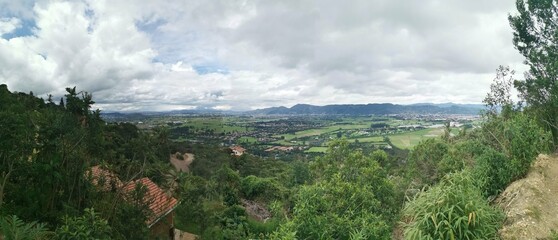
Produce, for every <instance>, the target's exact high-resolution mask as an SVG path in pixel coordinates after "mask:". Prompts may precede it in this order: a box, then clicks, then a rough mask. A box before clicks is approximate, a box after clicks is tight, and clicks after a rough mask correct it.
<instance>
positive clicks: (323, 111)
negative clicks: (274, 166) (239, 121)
mask: <svg viewBox="0 0 558 240" xmlns="http://www.w3.org/2000/svg"><path fill="white" fill-rule="evenodd" d="M482 109H484V105H482V104H455V103H441V104H434V103H416V104H411V105H399V104H392V103H370V104H335V105H325V106H315V105H309V104H297V105H294V106H292V107H290V108H287V107H271V108H264V109H258V110H254V111H250V112H247V113H249V114H254V115H386V114H467V115H477V114H479V112H480V110H482Z"/></svg>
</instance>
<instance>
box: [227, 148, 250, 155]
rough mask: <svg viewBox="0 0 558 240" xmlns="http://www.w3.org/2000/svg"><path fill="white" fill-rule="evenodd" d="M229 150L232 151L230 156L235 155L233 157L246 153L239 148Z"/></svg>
mask: <svg viewBox="0 0 558 240" xmlns="http://www.w3.org/2000/svg"><path fill="white" fill-rule="evenodd" d="M230 149H231V151H232V153H231V154H232V155H235V156H242V154H244V152H245V151H246V149H244V148H243V147H241V146H233V147H230Z"/></svg>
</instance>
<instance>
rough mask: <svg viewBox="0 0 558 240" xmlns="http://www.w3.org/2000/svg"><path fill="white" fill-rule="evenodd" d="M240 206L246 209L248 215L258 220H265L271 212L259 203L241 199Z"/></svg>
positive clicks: (269, 216)
mask: <svg viewBox="0 0 558 240" xmlns="http://www.w3.org/2000/svg"><path fill="white" fill-rule="evenodd" d="M242 206H244V208H245V209H246V213H247V214H248V216H250V217H252V218H254V219H256V220H258V221H260V222H265V221H267V220H268V219H269V218H271V213H270V212H269V211H268V210H267V208H265V207H264V206H263V205H262V204H260V203H257V202H254V201H250V200H246V199H242Z"/></svg>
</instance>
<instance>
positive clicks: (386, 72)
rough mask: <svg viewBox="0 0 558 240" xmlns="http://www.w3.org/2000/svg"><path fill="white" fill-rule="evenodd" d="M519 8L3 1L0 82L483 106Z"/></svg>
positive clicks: (141, 96) (154, 107)
mask: <svg viewBox="0 0 558 240" xmlns="http://www.w3.org/2000/svg"><path fill="white" fill-rule="evenodd" d="M514 4H515V1H505V0H496V1H481V0H475V1H465V2H464V1H453V0H451V1H435V0H428V1H418V2H409V1H387V0H370V1H359V0H354V1H343V2H339V1H316V0H313V1H273V2H264V1H250V0H246V1H227V0H217V1H211V2H209V1H203V0H193V1H179V0H172V1H167V2H165V3H162V2H160V1H144V2H142V3H141V4H137V2H135V1H129V0H122V1H92V0H83V1H71V2H69V1H47V0H37V1H28V0H23V1H8V0H0V65H1V66H2V68H0V84H1V83H5V84H7V85H8V88H9V89H10V90H11V91H21V92H29V91H33V92H34V93H35V95H37V96H41V97H46V96H47V95H48V94H52V95H53V96H55V99H57V98H59V97H60V96H62V95H63V94H64V88H65V87H71V86H77V89H78V91H81V90H83V91H88V92H91V93H92V94H93V98H94V100H95V101H96V102H97V103H96V104H95V106H93V107H94V108H99V109H102V110H104V111H107V112H112V111H127V112H132V111H169V110H179V109H194V108H197V109H216V110H233V111H245V110H253V109H261V108H266V107H279V106H286V107H290V106H293V105H295V104H299V103H304V104H312V105H320V106H323V105H330V104H367V103H394V104H405V105H408V104H413V103H448V102H451V103H464V104H479V103H480V102H481V101H482V99H483V98H484V96H485V95H486V93H487V92H488V91H489V85H490V83H491V81H492V79H493V78H494V76H495V70H496V68H498V66H499V65H509V66H510V67H511V68H513V69H515V70H516V71H517V74H516V77H521V76H522V72H523V71H524V70H525V69H526V67H525V66H524V65H523V64H522V61H523V57H522V56H521V55H520V54H519V53H517V51H516V50H515V49H514V47H513V44H512V30H511V27H510V26H509V24H508V20H507V16H508V14H509V13H510V12H515V10H514V8H515V5H514Z"/></svg>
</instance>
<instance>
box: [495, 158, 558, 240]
mask: <svg viewBox="0 0 558 240" xmlns="http://www.w3.org/2000/svg"><path fill="white" fill-rule="evenodd" d="M557 192H558V156H556V155H552V156H547V155H539V157H538V158H537V160H536V161H535V163H534V164H533V166H532V167H531V170H530V171H529V173H528V175H527V176H526V177H525V178H523V179H520V180H518V181H515V182H513V183H512V184H510V185H509V186H508V187H507V188H506V190H505V191H504V192H502V193H501V194H500V196H499V197H498V198H497V199H496V201H495V202H496V204H497V205H498V206H500V207H501V208H502V210H503V211H504V213H505V216H506V220H505V221H504V226H503V227H502V229H501V230H500V236H501V238H502V239H551V238H550V235H551V231H553V230H558V218H557V217H556V216H558V201H556V193H557Z"/></svg>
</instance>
